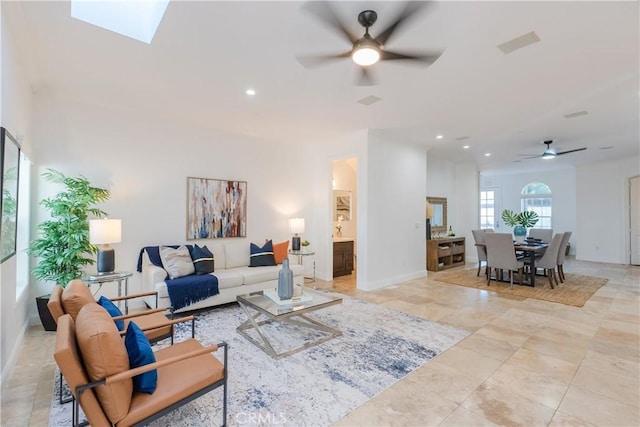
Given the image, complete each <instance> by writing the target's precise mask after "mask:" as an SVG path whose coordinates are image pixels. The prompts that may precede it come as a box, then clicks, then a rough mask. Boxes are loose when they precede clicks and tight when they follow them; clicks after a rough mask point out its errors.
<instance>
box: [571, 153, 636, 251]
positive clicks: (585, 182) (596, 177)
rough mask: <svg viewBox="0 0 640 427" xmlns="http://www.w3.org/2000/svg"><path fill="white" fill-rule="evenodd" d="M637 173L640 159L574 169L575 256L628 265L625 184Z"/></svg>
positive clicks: (626, 196)
mask: <svg viewBox="0 0 640 427" xmlns="http://www.w3.org/2000/svg"><path fill="white" fill-rule="evenodd" d="M638 174H640V158H639V157H633V158H630V159H622V160H619V161H616V162H602V163H595V164H591V165H587V166H582V167H580V168H578V169H577V171H576V177H577V180H576V181H577V185H576V194H577V212H578V216H577V221H576V232H577V234H578V236H579V238H580V241H579V245H578V248H577V252H576V259H580V260H585V261H599V262H611V263H617V264H629V235H628V229H629V218H628V215H629V214H628V210H627V207H628V191H629V190H628V187H627V181H628V179H629V178H630V177H632V176H635V175H638Z"/></svg>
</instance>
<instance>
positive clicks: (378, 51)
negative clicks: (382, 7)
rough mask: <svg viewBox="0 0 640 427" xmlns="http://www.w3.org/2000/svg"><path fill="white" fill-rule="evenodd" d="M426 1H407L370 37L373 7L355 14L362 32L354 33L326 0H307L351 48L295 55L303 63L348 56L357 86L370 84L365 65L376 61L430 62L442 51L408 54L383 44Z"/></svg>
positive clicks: (308, 63)
mask: <svg viewBox="0 0 640 427" xmlns="http://www.w3.org/2000/svg"><path fill="white" fill-rule="evenodd" d="M427 3H430V2H408V3H407V4H406V5H405V7H404V9H403V10H402V12H401V13H400V14H399V15H398V17H397V18H396V19H395V20H394V21H393V23H391V24H390V25H389V26H388V27H387V28H385V29H384V30H383V31H381V32H380V33H379V34H378V36H377V37H375V38H374V37H372V36H371V34H369V28H371V27H372V26H373V24H375V22H376V20H377V19H378V14H377V13H376V11H375V10H363V11H362V12H360V13H359V14H358V22H359V23H360V25H362V26H363V27H364V35H362V36H361V37H357V36H355V35H354V34H353V33H351V31H349V30H348V29H347V27H345V25H344V24H343V23H342V21H341V20H340V18H338V16H337V15H336V13H335V12H334V10H333V8H332V7H331V5H330V3H329V2H326V1H312V2H308V3H306V4H305V6H304V8H305V9H306V10H308V11H309V12H311V13H313V14H314V15H315V16H316V17H317V18H318V19H320V20H321V21H322V22H324V23H325V24H327V25H329V26H330V27H332V28H334V29H335V30H337V31H338V32H340V33H341V35H342V36H344V37H345V38H346V39H347V40H349V42H350V43H351V45H352V48H351V50H349V51H347V52H342V53H338V54H329V55H315V56H298V57H297V58H298V61H299V62H300V63H301V64H302V65H303V66H305V67H313V66H317V65H321V64H324V63H326V62H329V61H332V60H335V59H342V58H349V57H351V59H352V60H353V62H354V63H355V64H356V65H358V66H359V68H360V76H359V78H358V80H357V84H358V85H360V86H368V85H372V84H374V83H373V79H372V77H371V74H370V72H369V69H368V68H367V67H370V66H372V65H373V64H375V63H377V62H378V61H390V60H405V61H412V62H414V63H421V64H425V65H430V64H432V63H433V62H435V61H436V60H437V59H438V58H439V57H440V55H442V53H443V52H442V51H429V52H422V53H420V54H412V53H407V52H404V53H401V52H397V51H391V50H386V49H385V48H384V46H385V44H386V43H387V41H388V40H389V39H390V38H391V36H392V35H393V34H394V33H395V32H396V31H397V30H398V28H400V27H401V26H402V25H404V24H405V23H406V21H407V20H408V19H409V18H410V17H411V16H412V15H414V14H416V13H417V12H418V11H419V10H420V9H422V8H423V7H424V6H425V5H426V4H427Z"/></svg>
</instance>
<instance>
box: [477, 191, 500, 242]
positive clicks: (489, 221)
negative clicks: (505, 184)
mask: <svg viewBox="0 0 640 427" xmlns="http://www.w3.org/2000/svg"><path fill="white" fill-rule="evenodd" d="M498 190H499V189H498V188H497V187H486V188H481V189H480V228H481V229H486V228H492V229H494V230H495V231H496V232H500V224H501V223H502V222H501V220H500V212H501V210H500V199H499V196H500V192H499V191H498Z"/></svg>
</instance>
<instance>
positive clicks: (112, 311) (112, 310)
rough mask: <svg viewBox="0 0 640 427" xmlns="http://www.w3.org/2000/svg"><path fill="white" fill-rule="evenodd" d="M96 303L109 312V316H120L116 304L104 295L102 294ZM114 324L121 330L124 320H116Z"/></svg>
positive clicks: (120, 313)
mask: <svg viewBox="0 0 640 427" xmlns="http://www.w3.org/2000/svg"><path fill="white" fill-rule="evenodd" d="M98 305H99V306H100V307H102V308H104V309H105V310H107V313H109V315H110V316H111V317H117V316H122V312H121V311H120V309H119V308H118V306H117V305H115V304H114V303H113V302H112V301H111V300H110V299H109V298H107V297H105V296H104V295H103V296H101V297H100V299H99V300H98ZM116 326H117V327H118V330H119V331H123V330H124V320H116Z"/></svg>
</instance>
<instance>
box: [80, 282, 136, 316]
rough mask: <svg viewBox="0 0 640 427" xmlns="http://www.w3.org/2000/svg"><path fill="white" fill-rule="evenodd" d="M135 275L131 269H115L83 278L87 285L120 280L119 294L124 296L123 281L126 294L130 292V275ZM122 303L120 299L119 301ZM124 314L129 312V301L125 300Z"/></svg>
mask: <svg viewBox="0 0 640 427" xmlns="http://www.w3.org/2000/svg"><path fill="white" fill-rule="evenodd" d="M131 276H133V273H131V272H129V271H114V272H113V273H104V274H101V273H96V274H92V275H90V276H87V277H84V278H83V279H82V281H83V282H85V283H86V284H87V285H93V284H100V285H101V284H103V283H112V282H118V296H119V297H121V296H122V283H124V294H125V295H128V294H129V277H131ZM118 305H120V301H118ZM124 314H129V302H128V301H127V300H124Z"/></svg>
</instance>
